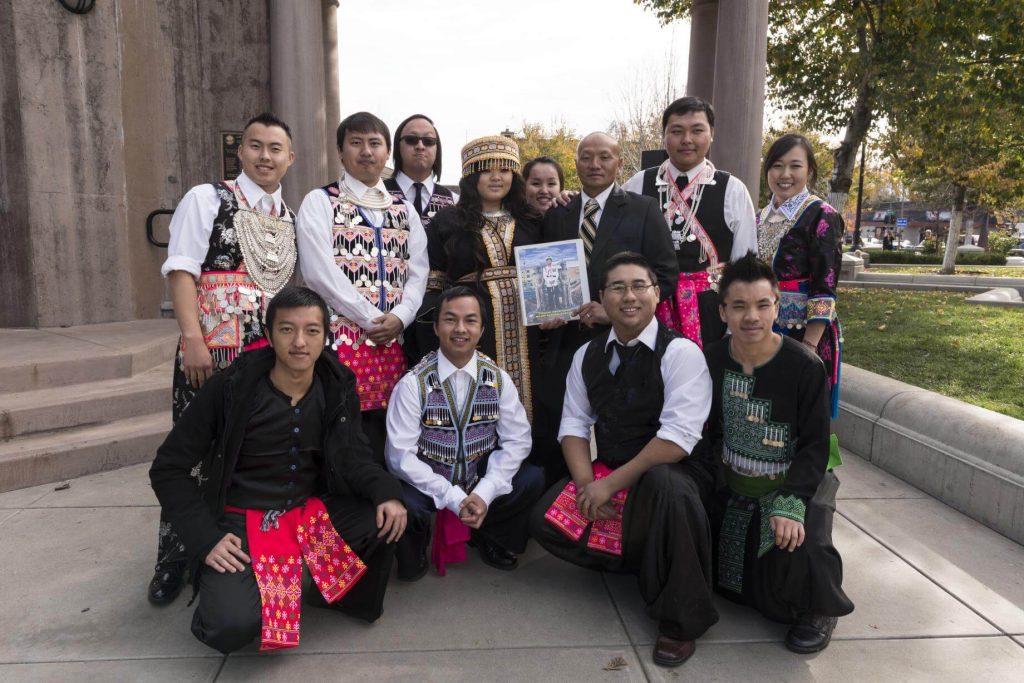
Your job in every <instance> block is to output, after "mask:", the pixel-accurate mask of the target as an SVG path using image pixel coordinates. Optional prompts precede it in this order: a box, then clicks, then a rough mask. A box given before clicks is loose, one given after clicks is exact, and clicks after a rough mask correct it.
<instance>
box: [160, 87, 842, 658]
mask: <svg viewBox="0 0 1024 683" xmlns="http://www.w3.org/2000/svg"><path fill="white" fill-rule="evenodd" d="M662 128H663V131H664V145H665V152H666V153H667V159H666V160H665V162H664V163H662V164H661V165H660V166H658V167H654V168H649V169H645V170H642V171H640V172H638V173H637V174H636V175H634V176H633V177H632V178H630V179H629V180H628V181H627V182H626V183H625V184H623V185H621V186H620V185H619V184H618V183H617V182H616V179H617V177H618V176H619V174H620V173H621V172H622V163H623V162H622V158H621V155H620V152H619V146H618V143H617V142H616V140H614V139H613V138H612V137H611V136H609V135H607V134H605V133H600V132H597V133H591V134H589V135H587V136H585V137H584V138H583V139H582V140H581V141H580V143H579V146H578V148H577V152H576V160H575V162H576V171H577V175H578V177H579V178H580V183H581V189H580V191H579V192H578V193H572V192H566V191H565V188H564V187H563V184H564V175H563V171H562V169H561V167H560V166H559V165H558V163H557V162H556V161H555V160H553V159H551V158H549V157H538V158H537V159H533V160H530V161H528V162H527V163H526V164H525V165H524V164H522V162H521V159H520V157H519V150H518V146H517V144H516V142H515V141H514V140H513V139H511V138H508V137H504V136H487V137H483V138H479V139H476V140H473V141H471V142H469V143H468V144H466V145H465V146H464V147H463V148H462V150H461V165H462V174H461V180H460V182H459V191H458V192H457V193H456V192H453V191H451V190H449V189H447V188H445V187H443V186H442V185H440V183H439V181H440V177H441V139H440V136H439V135H438V132H437V129H436V127H435V125H434V124H433V122H432V121H431V120H430V119H429V118H428V117H426V116H423V115H420V114H417V115H413V116H410V117H409V118H407V119H406V120H405V121H403V122H401V123H400V124H399V126H398V128H397V129H396V130H395V134H394V137H393V138H392V136H391V133H390V130H389V129H388V127H387V125H386V124H385V123H384V122H383V121H381V120H380V119H379V118H377V117H376V116H374V115H372V114H370V113H367V112H359V113H356V114H352V115H351V116H348V117H347V118H345V119H344V120H343V121H342V122H341V124H340V125H339V127H338V131H337V150H338V155H339V157H340V160H341V168H342V171H341V175H340V178H338V179H337V180H334V181H333V182H331V183H330V184H327V185H325V186H323V187H321V188H317V189H313V190H311V191H310V192H309V193H308V194H307V195H306V196H305V199H304V200H303V202H302V204H301V206H300V207H299V210H298V212H297V213H295V212H293V211H292V210H291V209H290V208H289V207H287V206H286V205H285V204H284V202H283V201H282V199H281V185H280V184H281V180H282V178H283V177H284V175H285V173H286V171H287V169H288V167H289V166H290V165H291V163H292V161H293V160H294V152H293V151H292V147H291V138H290V131H289V128H288V126H287V124H285V123H284V122H283V121H281V120H279V119H277V118H276V117H274V116H273V115H271V114H261V115H260V116H257V117H255V118H253V119H252V120H251V121H249V122H248V123H247V125H246V126H245V129H244V131H243V135H242V144H241V147H240V148H239V152H238V156H239V160H240V162H241V166H242V173H241V175H239V177H238V178H237V179H235V180H233V181H218V182H215V183H211V184H206V185H200V186H197V187H195V188H193V189H192V190H190V191H189V193H188V194H186V195H185V197H184V198H183V199H182V201H181V202H180V204H179V205H178V208H177V209H176V211H175V213H174V216H173V218H172V221H171V240H170V244H169V249H168V258H167V261H166V262H165V263H164V266H163V269H162V270H163V273H164V275H165V276H166V277H167V278H168V279H169V281H170V289H171V293H172V299H173V303H174V308H175V315H176V318H177V320H178V323H179V326H180V328H181V333H182V335H181V342H180V349H179V353H178V362H177V363H176V366H175V373H174V378H173V385H174V387H173V406H174V422H175V424H174V427H173V429H172V431H171V433H170V435H169V436H168V437H167V439H166V441H165V442H164V444H163V445H162V446H161V447H160V449H159V450H158V453H157V457H156V459H155V461H154V464H153V466H152V469H151V480H152V483H153V488H154V490H155V491H156V494H157V497H158V498H159V500H160V504H161V509H162V516H161V523H160V529H159V543H158V561H157V565H156V571H155V575H154V577H153V579H152V581H151V583H150V586H149V598H150V600H151V601H152V602H154V603H156V604H163V603H167V602H170V601H171V600H173V599H174V598H175V597H176V596H177V595H178V593H179V592H180V590H181V588H182V586H183V584H184V577H185V576H186V574H187V573H190V574H191V577H192V582H193V586H194V590H195V593H196V594H197V595H198V598H199V605H198V607H197V609H196V611H195V614H194V617H193V624H192V630H193V633H194V634H195V635H196V637H197V638H199V639H200V640H201V641H202V642H204V643H207V644H208V645H210V646H211V647H214V648H216V649H217V650H219V651H221V652H231V651H233V650H236V649H238V648H240V647H242V646H244V645H245V644H247V643H249V642H251V641H253V640H254V639H259V641H260V647H261V650H271V649H278V648H286V647H294V646H296V645H297V644H298V642H299V635H300V629H299V623H300V611H301V605H302V602H303V601H304V600H306V601H308V602H310V603H312V604H314V605H317V606H328V605H329V606H331V607H333V608H336V609H338V610H340V611H343V612H346V613H348V614H351V615H354V616H356V617H359V618H362V619H365V620H368V621H373V620H375V619H377V618H378V617H379V616H380V615H381V613H382V610H383V599H384V593H385V590H386V588H387V583H388V579H389V576H390V574H391V567H392V564H393V563H395V564H397V578H398V579H400V580H405V581H416V580H418V579H420V578H422V577H423V576H424V575H425V574H426V573H427V572H428V571H429V570H430V566H431V565H433V566H434V567H435V568H436V571H437V572H438V573H439V574H441V575H444V574H445V573H446V572H447V567H448V566H449V565H452V564H454V563H458V562H460V561H463V560H464V559H465V557H466V547H467V545H470V546H473V547H475V548H476V550H477V551H478V552H479V554H480V557H481V559H482V560H483V561H484V562H485V563H486V564H487V565H489V566H492V567H495V568H497V569H502V570H512V569H515V568H516V567H517V565H518V555H520V554H521V553H523V552H524V551H525V549H526V547H527V544H528V542H529V540H530V539H531V538H532V539H534V540H536V541H537V542H538V543H539V544H540V545H541V546H542V547H544V548H545V549H547V550H548V551H549V552H550V553H551V554H553V555H555V556H556V557H559V558H562V559H564V560H566V561H569V562H572V563H575V564H577V565H580V566H583V567H588V568H592V569H597V570H603V571H617V572H628V573H632V574H635V575H636V577H637V580H638V584H639V587H640V592H641V595H642V597H643V600H644V601H645V603H646V606H647V611H648V614H649V615H650V616H651V618H652V619H655V620H656V621H657V622H658V627H659V637H658V640H657V643H656V645H655V647H654V651H653V658H654V661H655V662H657V663H659V664H661V665H665V666H676V665H679V664H681V663H682V662H684V661H685V660H686V659H687V658H688V657H689V656H691V655H692V653H693V652H694V649H695V641H696V639H697V638H698V637H699V636H700V635H701V634H703V633H704V632H705V631H706V630H707V629H708V628H709V627H710V626H711V625H713V624H714V623H715V622H716V621H717V620H718V613H717V610H716V608H715V605H714V602H713V600H712V594H713V592H714V591H715V590H717V591H719V592H720V593H721V594H722V595H724V596H725V597H727V598H730V599H734V600H737V601H739V602H742V603H744V604H748V605H750V606H752V607H755V608H756V609H758V610H759V611H760V612H761V613H762V614H764V615H765V616H766V617H768V618H771V619H774V620H778V621H782V622H785V623H788V624H791V625H792V626H791V628H790V630H789V633H788V635H787V639H786V644H787V646H788V647H789V648H790V649H791V650H794V651H796V652H816V651H819V650H821V649H823V648H824V647H826V646H827V645H828V643H829V641H830V638H831V634H832V630H833V629H834V627H835V624H836V620H837V618H838V617H840V616H843V615H846V614H849V613H850V612H851V611H852V610H853V605H852V603H851V602H850V600H849V599H848V598H847V596H846V595H845V594H844V593H843V590H842V585H841V584H842V562H841V559H840V556H839V554H838V552H837V551H836V550H835V548H834V547H833V545H832V541H831V530H832V514H833V511H834V508H835V494H836V490H837V488H838V480H837V479H836V477H835V475H834V474H833V473H832V469H833V468H834V467H835V466H837V465H838V464H839V462H840V461H839V458H838V446H837V444H836V442H835V438H834V437H833V436H831V435H830V419H831V417H834V415H835V410H836V406H837V400H838V382H839V368H840V349H841V341H842V335H841V331H840V328H839V324H838V318H837V316H836V304H835V301H836V285H837V279H838V268H839V263H840V258H841V254H840V243H841V238H842V234H843V224H842V219H841V218H840V216H839V214H838V213H837V212H836V211H835V210H834V209H832V207H830V206H828V205H827V204H826V203H825V202H824V201H822V200H821V199H820V198H818V197H817V196H815V195H814V194H813V193H812V192H811V191H810V188H813V186H814V184H815V181H816V171H817V167H816V164H815V160H814V154H813V151H812V148H811V146H810V144H809V143H808V142H807V140H806V139H804V138H803V137H802V136H799V135H792V134H791V135H785V136H783V137H782V138H780V139H779V140H777V141H776V142H775V143H774V144H773V145H772V147H771V149H770V150H769V152H768V154H767V156H766V158H765V164H764V166H765V175H766V178H767V181H768V184H769V186H770V187H771V189H772V193H773V196H772V200H771V202H770V203H769V205H768V206H766V207H764V209H763V210H761V211H760V212H758V213H755V211H754V207H753V204H752V202H751V200H750V195H749V193H748V191H747V189H746V187H745V186H744V185H743V183H742V182H741V181H740V180H738V179H737V178H736V177H734V176H732V175H730V174H729V173H727V172H725V171H723V170H720V169H717V168H715V166H714V165H713V164H712V163H711V161H710V160H709V159H708V158H707V157H708V151H709V148H710V146H711V143H712V140H713V136H714V111H713V109H712V107H711V105H710V104H709V103H708V102H706V101H704V100H702V99H700V98H695V97H686V98H682V99H679V100H676V101H675V102H672V103H671V104H670V105H669V106H668V107H667V109H666V110H665V112H664V115H663V118H662ZM392 155H393V166H394V170H395V172H394V175H393V176H392V177H391V178H389V179H387V180H384V179H383V178H382V175H383V173H384V169H385V164H386V163H387V161H388V159H389V156H392ZM569 239H578V240H580V241H581V242H582V245H583V251H584V255H585V261H586V272H587V277H588V279H589V283H588V284H589V290H590V292H591V294H592V301H589V302H587V303H585V304H583V306H581V307H580V308H579V309H577V310H575V311H574V315H573V316H571V317H570V318H567V319H562V318H557V319H548V320H545V321H544V322H543V323H542V324H540V325H539V326H529V327H528V326H525V325H524V324H523V320H522V311H523V308H522V305H521V301H520V293H519V289H518V285H517V271H516V262H515V247H516V246H520V245H531V244H538V243H546V242H554V241H562V240H569ZM554 277H555V275H553V276H552V281H554V279H553V278H554ZM293 278H294V279H298V280H299V282H301V283H302V285H301V286H300V285H294V284H291V282H292V280H293ZM303 567H305V572H304V570H303ZM304 573H305V574H308V575H309V577H310V578H311V580H312V583H313V586H308V585H307V586H306V587H305V589H304V587H303V576H304Z"/></svg>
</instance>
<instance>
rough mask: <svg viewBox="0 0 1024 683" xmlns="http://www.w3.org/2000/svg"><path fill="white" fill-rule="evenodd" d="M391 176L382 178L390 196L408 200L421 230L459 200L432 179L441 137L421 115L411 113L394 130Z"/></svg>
mask: <svg viewBox="0 0 1024 683" xmlns="http://www.w3.org/2000/svg"><path fill="white" fill-rule="evenodd" d="M392 150H393V153H394V157H393V159H394V165H395V175H393V176H392V177H390V178H388V179H387V180H385V181H384V187H386V188H387V189H388V192H390V193H391V196H392V197H395V198H396V199H403V200H405V201H408V202H410V203H412V205H413V208H415V209H416V213H417V214H419V217H420V223H422V224H423V229H424V230H425V229H427V228H428V227H430V219H431V218H433V217H434V214H435V213H437V212H438V211H440V210H441V209H443V208H444V207H446V206H452V205H453V204H455V203H456V202H458V201H459V195H458V194H456V193H455V192H452V191H451V190H449V189H448V188H447V187H445V186H444V185H441V184H440V183H439V182H434V181H435V180H438V181H440V180H441V138H440V137H439V136H438V134H437V128H436V127H435V126H434V122H433V121H431V120H430V119H429V118H427V117H426V116H424V115H423V114H413V115H412V116H410V117H409V118H407V119H406V120H405V121H402V122H401V123H400V124H398V128H396V129H395V144H394V146H393V147H392Z"/></svg>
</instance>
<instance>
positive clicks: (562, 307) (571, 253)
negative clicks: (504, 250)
mask: <svg viewBox="0 0 1024 683" xmlns="http://www.w3.org/2000/svg"><path fill="white" fill-rule="evenodd" d="M516 269H517V270H518V271H519V298H520V300H521V301H522V302H523V323H524V324H525V325H539V324H541V323H542V322H544V321H545V320H550V319H552V318H565V319H566V320H576V319H577V318H578V316H576V315H573V311H575V310H576V309H578V308H579V307H580V306H582V305H583V304H585V303H587V302H588V301H590V287H589V285H588V284H587V260H586V257H585V256H584V252H583V242H582V241H581V240H564V241H562V242H548V243H546V244H531V245H529V246H525V247H516Z"/></svg>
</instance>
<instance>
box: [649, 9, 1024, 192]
mask: <svg viewBox="0 0 1024 683" xmlns="http://www.w3.org/2000/svg"><path fill="white" fill-rule="evenodd" d="M633 1H634V2H635V3H636V4H638V5H640V6H642V7H645V8H647V9H650V10H652V11H653V12H655V14H656V15H657V16H658V18H659V19H661V21H662V22H663V23H669V22H671V21H675V20H677V19H681V18H684V17H687V16H688V15H689V11H690V6H691V3H692V0H633ZM1022 25H1024V2H1021V0H972V1H970V2H965V1H964V0H772V1H771V4H770V5H769V29H768V75H769V79H768V92H769V94H770V96H771V97H772V99H773V100H774V101H775V102H777V103H779V104H780V105H782V106H783V107H784V108H785V109H786V110H788V111H791V112H793V114H794V115H795V116H796V118H797V119H798V120H799V121H800V123H801V127H802V128H805V129H809V130H817V131H821V132H823V133H826V134H832V133H838V132H839V131H840V130H844V131H845V133H844V136H843V140H842V142H841V143H840V145H839V147H838V148H837V149H835V150H834V151H833V153H832V156H833V174H832V177H831V180H830V196H829V199H830V201H831V202H832V203H833V204H835V205H836V206H842V205H843V204H844V203H845V199H846V196H847V195H848V194H849V192H850V187H851V185H852V183H853V171H854V167H855V159H856V154H857V149H858V147H860V144H861V142H862V141H863V140H864V139H865V136H866V135H867V133H868V131H869V130H870V129H871V127H872V124H873V123H875V122H876V121H877V120H883V121H885V122H887V124H888V125H889V126H891V127H895V126H897V125H898V120H899V117H897V116H896V114H897V113H898V112H899V110H900V109H901V108H902V107H903V106H904V105H906V104H907V102H908V100H911V99H913V98H919V97H921V96H922V94H924V97H925V98H926V100H925V101H926V102H927V101H928V100H927V98H928V97H929V96H930V95H932V94H935V91H936V90H937V89H938V88H950V87H951V88H953V89H955V90H959V91H961V92H966V93H970V92H977V89H994V90H995V89H997V90H998V96H999V97H1003V98H1005V99H1004V101H1006V102H1007V103H1009V102H1011V101H1013V102H1015V101H1017V99H1018V98H1019V97H1020V95H1021V92H1022V90H1024V88H1022V84H1021V80H1022V79H1024V49H1022V44H1024V31H1021V26H1022ZM964 71H968V72H969V74H965V75H967V76H968V77H967V78H966V80H964V81H961V82H959V83H958V82H956V81H955V80H952V81H951V80H950V79H948V78H938V77H937V76H938V75H940V74H955V73H957V72H964ZM1012 71H1016V73H1015V74H1012V73H1010V72H1012ZM1016 115H1017V116H1019V115H1020V114H1019V111H1018V112H1017V114H1016Z"/></svg>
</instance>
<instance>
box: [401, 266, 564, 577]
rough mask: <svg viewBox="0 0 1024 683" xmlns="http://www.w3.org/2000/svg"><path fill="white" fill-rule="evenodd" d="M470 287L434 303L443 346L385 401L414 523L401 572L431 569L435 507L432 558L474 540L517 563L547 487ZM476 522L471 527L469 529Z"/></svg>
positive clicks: (455, 555) (438, 561) (495, 556)
mask: <svg viewBox="0 0 1024 683" xmlns="http://www.w3.org/2000/svg"><path fill="white" fill-rule="evenodd" d="M484 310H485V309H484V308H483V307H482V306H481V305H480V299H479V298H477V295H476V294H475V293H474V292H473V290H471V289H469V288H467V287H461V286H460V287H452V288H450V289H448V290H446V291H444V292H442V293H441V297H440V299H439V300H438V302H437V308H436V309H434V332H435V333H436V334H437V338H438V340H439V341H440V350H438V351H434V352H431V353H429V354H427V356H426V357H424V358H423V360H422V361H420V362H419V364H418V365H416V367H414V368H413V369H411V370H410V371H409V372H408V373H407V374H406V375H405V376H404V377H403V378H402V379H401V380H399V382H398V384H397V386H395V392H394V394H393V395H392V397H391V405H389V406H388V416H387V426H388V441H387V449H386V452H387V461H388V467H389V468H390V469H391V471H392V472H394V474H395V475H396V476H397V477H398V478H400V479H401V480H402V490H403V495H404V500H405V505H406V507H408V508H409V529H408V531H407V533H406V534H405V536H404V537H402V539H401V540H400V541H399V543H398V578H399V579H402V580H404V581H415V580H417V579H420V578H422V577H423V576H424V574H426V572H427V569H428V567H429V564H428V562H427V544H428V541H429V540H430V516H431V513H433V512H434V511H435V510H437V511H438V513H437V522H436V524H435V529H434V544H433V552H432V556H433V561H434V564H435V566H436V567H437V570H438V572H439V573H440V574H441V575H442V576H443V575H444V573H445V569H444V566H445V564H446V563H448V562H459V561H462V560H464V559H465V552H466V551H465V543H466V541H469V540H470V539H471V537H472V540H473V541H475V543H476V546H477V549H478V550H479V551H480V556H481V558H482V559H483V561H484V562H486V563H487V564H489V565H491V566H492V567H496V568H497V569H506V570H507V569H515V568H516V566H517V564H518V560H517V558H516V554H517V553H522V552H523V551H524V550H526V542H527V540H528V538H529V535H528V530H527V512H528V511H529V509H530V506H531V505H533V503H534V501H536V500H537V497H538V496H540V494H541V492H542V491H543V489H544V475H543V473H542V471H541V470H540V468H538V467H536V466H534V465H531V464H529V463H527V462H524V460H526V456H527V455H529V453H530V445H531V443H532V440H531V437H530V423H529V422H527V419H526V411H525V410H524V408H523V404H522V403H520V401H519V394H518V393H517V392H516V386H515V384H513V383H512V379H511V377H509V375H508V373H507V372H505V371H504V370H502V369H501V368H499V367H498V366H497V365H496V364H495V362H494V361H493V360H491V359H490V358H488V357H487V356H485V355H483V354H481V353H477V351H476V345H477V343H478V342H479V341H480V336H481V335H482V334H483V329H484V326H485V325H486V322H487V321H485V320H484V319H483V315H484V314H483V311H484ZM471 530H472V531H471Z"/></svg>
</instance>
